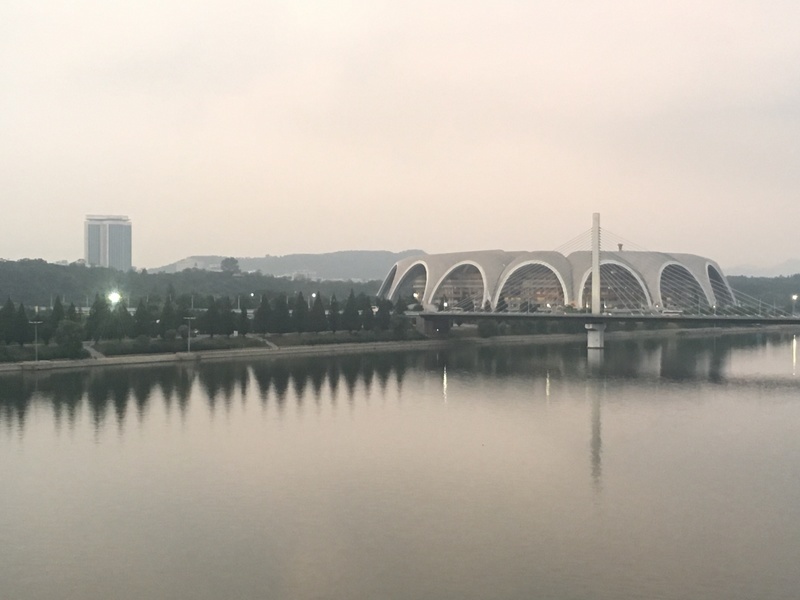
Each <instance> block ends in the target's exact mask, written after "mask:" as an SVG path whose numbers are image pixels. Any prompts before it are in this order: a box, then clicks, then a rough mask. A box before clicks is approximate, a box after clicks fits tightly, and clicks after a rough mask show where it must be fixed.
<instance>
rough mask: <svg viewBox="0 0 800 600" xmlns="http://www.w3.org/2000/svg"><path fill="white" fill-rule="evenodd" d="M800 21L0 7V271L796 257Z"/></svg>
mask: <svg viewBox="0 0 800 600" xmlns="http://www.w3.org/2000/svg"><path fill="white" fill-rule="evenodd" d="M799 32H800V3H799V2H797V0H786V1H783V2H778V1H775V2H769V1H765V0H758V1H755V0H754V1H735V0H725V1H702V0H690V1H689V0H686V1H684V0H671V1H670V2H650V1H645V0H632V1H621V0H614V1H613V2H611V1H609V2H588V1H579V0H575V1H567V2H564V1H556V0H553V1H550V2H537V1H533V0H528V1H511V0H508V1H502V0H493V1H491V2H489V1H482V2H478V1H470V0H459V1H452V2H450V1H436V0H426V1H406V0H400V1H399V0H394V1H392V2H383V1H376V0H363V1H360V2H346V1H340V0H336V1H333V0H330V1H317V2H305V1H301V0H293V1H287V2H268V1H264V0H254V1H243V0H226V1H225V2H222V1H217V0H192V1H189V0H186V1H173V0H157V1H155V0H152V1H151V0H137V1H135V2H134V1H131V2H122V1H120V2H109V1H108V0H96V1H80V0H72V1H69V2H67V1H59V2H56V1H48V0H19V1H18V0H3V1H2V2H0V198H2V208H3V212H2V214H3V218H2V221H1V222H2V236H0V257H5V258H13V259H16V258H22V257H42V258H45V259H47V260H58V259H70V260H74V259H76V258H79V257H81V256H82V254H83V220H84V216H85V215H86V214H87V213H100V214H124V215H128V216H130V218H131V220H132V222H133V237H134V257H133V258H134V264H136V265H137V266H140V267H142V266H143V267H153V266H158V265H162V264H165V263H168V262H172V261H174V260H177V259H179V258H182V257H184V256H187V255H191V254H225V255H235V256H258V255H264V254H286V253H292V252H324V251H332V250H344V249H389V250H402V249H406V248H423V249H425V250H427V251H429V252H444V251H457V250H471V249H486V248H502V249H506V250H520V249H530V250H546V249H553V248H556V247H558V246H560V245H562V244H563V243H564V242H566V241H568V240H569V239H571V238H573V237H575V236H576V235H578V234H580V233H581V232H583V231H584V230H586V229H588V228H589V227H590V225H591V213H592V212H594V211H598V212H600V213H601V214H602V219H603V225H604V226H605V227H607V228H608V229H610V230H612V231H613V232H615V233H617V234H619V235H621V236H624V237H625V238H628V239H630V240H632V241H634V242H636V243H637V244H638V245H640V246H642V247H645V248H647V249H650V250H664V251H681V252H694V253H698V254H704V255H707V256H710V257H713V258H715V259H716V260H718V261H719V262H720V263H721V264H722V265H723V266H732V265H738V264H742V263H753V264H772V263H776V262H780V261H783V260H784V259H787V258H790V257H800V248H798V241H797V240H798V239H800V218H799V217H800V33H799Z"/></svg>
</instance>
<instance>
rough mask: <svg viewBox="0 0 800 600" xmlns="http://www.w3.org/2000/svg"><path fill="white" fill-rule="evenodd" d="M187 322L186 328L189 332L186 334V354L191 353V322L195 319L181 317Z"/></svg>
mask: <svg viewBox="0 0 800 600" xmlns="http://www.w3.org/2000/svg"><path fill="white" fill-rule="evenodd" d="M183 318H184V319H185V320H186V321H187V323H186V324H187V326H188V327H189V331H188V332H187V334H186V353H187V354H188V353H189V352H191V351H192V321H194V320H195V319H196V318H197V317H183Z"/></svg>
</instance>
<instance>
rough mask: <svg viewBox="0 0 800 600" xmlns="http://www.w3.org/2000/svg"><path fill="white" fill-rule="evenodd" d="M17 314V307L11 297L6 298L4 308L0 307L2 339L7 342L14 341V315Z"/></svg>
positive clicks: (0, 337)
mask: <svg viewBox="0 0 800 600" xmlns="http://www.w3.org/2000/svg"><path fill="white" fill-rule="evenodd" d="M16 314H17V309H16V307H15V306H14V303H13V302H12V301H11V298H9V299H8V300H6V303H5V304H4V305H3V308H0V340H2V341H3V342H5V343H6V344H8V343H10V342H11V341H12V337H13V331H14V325H13V324H14V315H16Z"/></svg>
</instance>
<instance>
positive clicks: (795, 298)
mask: <svg viewBox="0 0 800 600" xmlns="http://www.w3.org/2000/svg"><path fill="white" fill-rule="evenodd" d="M796 304H797V294H792V316H794V307H795V305H796Z"/></svg>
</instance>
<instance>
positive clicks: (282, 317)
mask: <svg viewBox="0 0 800 600" xmlns="http://www.w3.org/2000/svg"><path fill="white" fill-rule="evenodd" d="M269 330H270V331H271V332H274V333H289V332H290V331H291V330H292V318H291V315H290V314H289V303H288V302H287V301H286V294H278V297H277V298H275V302H274V304H273V305H272V325H271V326H270V328H269Z"/></svg>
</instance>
